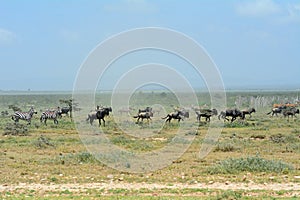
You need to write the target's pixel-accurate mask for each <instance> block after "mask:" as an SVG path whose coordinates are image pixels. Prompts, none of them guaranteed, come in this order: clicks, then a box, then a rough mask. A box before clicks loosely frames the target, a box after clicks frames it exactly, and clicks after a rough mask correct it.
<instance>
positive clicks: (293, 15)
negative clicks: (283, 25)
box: [282, 4, 300, 22]
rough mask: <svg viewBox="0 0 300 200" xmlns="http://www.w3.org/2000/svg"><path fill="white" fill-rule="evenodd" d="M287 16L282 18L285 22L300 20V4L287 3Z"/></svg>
mask: <svg viewBox="0 0 300 200" xmlns="http://www.w3.org/2000/svg"><path fill="white" fill-rule="evenodd" d="M287 13H288V14H287V16H286V17H284V18H283V19H282V20H283V21H285V22H300V4H289V5H288V6H287Z"/></svg>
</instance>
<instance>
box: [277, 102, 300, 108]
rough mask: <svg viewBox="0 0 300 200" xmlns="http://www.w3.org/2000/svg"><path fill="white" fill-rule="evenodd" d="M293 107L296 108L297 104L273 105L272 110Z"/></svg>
mask: <svg viewBox="0 0 300 200" xmlns="http://www.w3.org/2000/svg"><path fill="white" fill-rule="evenodd" d="M294 107H297V104H294V103H285V104H273V108H294Z"/></svg>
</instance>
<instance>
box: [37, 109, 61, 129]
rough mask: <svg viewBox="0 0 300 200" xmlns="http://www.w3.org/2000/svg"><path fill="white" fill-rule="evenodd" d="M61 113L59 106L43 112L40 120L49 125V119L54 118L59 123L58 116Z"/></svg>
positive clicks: (55, 122)
mask: <svg viewBox="0 0 300 200" xmlns="http://www.w3.org/2000/svg"><path fill="white" fill-rule="evenodd" d="M60 113H61V109H60V107H57V110H47V111H45V112H43V113H42V115H41V117H40V121H41V123H42V122H43V121H44V123H45V124H46V125H47V119H53V122H54V124H58V121H57V117H58V116H59V115H60Z"/></svg>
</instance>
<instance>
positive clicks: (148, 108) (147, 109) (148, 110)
mask: <svg viewBox="0 0 300 200" xmlns="http://www.w3.org/2000/svg"><path fill="white" fill-rule="evenodd" d="M142 112H152V108H151V107H146V108H145V109H139V112H138V113H142Z"/></svg>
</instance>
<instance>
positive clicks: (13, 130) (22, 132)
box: [3, 123, 28, 136]
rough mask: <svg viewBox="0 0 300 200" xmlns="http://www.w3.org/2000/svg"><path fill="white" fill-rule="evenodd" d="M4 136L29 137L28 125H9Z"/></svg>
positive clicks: (6, 126)
mask: <svg viewBox="0 0 300 200" xmlns="http://www.w3.org/2000/svg"><path fill="white" fill-rule="evenodd" d="M3 135H16V136H27V135H28V128H27V125H25V124H21V123H7V124H6V125H5V128H4V133H3Z"/></svg>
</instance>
